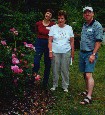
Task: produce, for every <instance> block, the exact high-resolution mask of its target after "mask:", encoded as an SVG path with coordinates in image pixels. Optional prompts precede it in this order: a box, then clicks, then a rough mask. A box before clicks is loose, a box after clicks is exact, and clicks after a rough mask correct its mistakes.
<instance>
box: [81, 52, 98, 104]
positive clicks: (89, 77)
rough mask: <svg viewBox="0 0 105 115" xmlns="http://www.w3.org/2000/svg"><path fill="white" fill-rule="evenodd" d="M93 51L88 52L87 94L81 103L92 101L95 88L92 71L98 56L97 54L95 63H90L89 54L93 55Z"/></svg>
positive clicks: (86, 68) (86, 66) (86, 59)
mask: <svg viewBox="0 0 105 115" xmlns="http://www.w3.org/2000/svg"><path fill="white" fill-rule="evenodd" d="M91 53H92V52H89V53H87V54H86V58H85V80H86V88H87V95H86V98H84V100H83V101H81V102H80V103H81V104H89V103H91V97H92V92H93V88H94V79H93V77H92V72H93V71H94V68H95V64H96V60H97V57H98V56H97V55H96V58H95V61H94V62H93V63H90V62H89V56H90V55H91Z"/></svg>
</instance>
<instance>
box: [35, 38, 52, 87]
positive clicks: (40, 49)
mask: <svg viewBox="0 0 105 115" xmlns="http://www.w3.org/2000/svg"><path fill="white" fill-rule="evenodd" d="M35 49H36V53H35V56H34V68H33V72H35V73H38V71H39V69H40V60H41V57H42V55H43V54H44V64H45V68H44V78H43V85H44V86H47V84H48V79H49V75H50V67H51V60H50V58H49V49H48V40H47V39H40V38H37V39H36V42H35Z"/></svg>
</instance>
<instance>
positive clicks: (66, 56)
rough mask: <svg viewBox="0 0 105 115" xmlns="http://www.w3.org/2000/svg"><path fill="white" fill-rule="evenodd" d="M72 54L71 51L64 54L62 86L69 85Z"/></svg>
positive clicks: (66, 87) (62, 60) (65, 87)
mask: <svg viewBox="0 0 105 115" xmlns="http://www.w3.org/2000/svg"><path fill="white" fill-rule="evenodd" d="M70 55H71V52H70V51H69V52H67V53H65V54H62V58H61V76H62V88H63V89H64V90H65V89H68V85H69V66H70Z"/></svg>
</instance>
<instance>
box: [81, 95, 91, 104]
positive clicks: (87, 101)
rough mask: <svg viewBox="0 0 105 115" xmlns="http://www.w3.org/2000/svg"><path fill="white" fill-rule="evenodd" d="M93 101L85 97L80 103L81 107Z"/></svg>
mask: <svg viewBox="0 0 105 115" xmlns="http://www.w3.org/2000/svg"><path fill="white" fill-rule="evenodd" d="M91 102H92V99H89V98H88V97H85V98H84V100H83V101H81V102H80V104H81V105H86V104H91Z"/></svg>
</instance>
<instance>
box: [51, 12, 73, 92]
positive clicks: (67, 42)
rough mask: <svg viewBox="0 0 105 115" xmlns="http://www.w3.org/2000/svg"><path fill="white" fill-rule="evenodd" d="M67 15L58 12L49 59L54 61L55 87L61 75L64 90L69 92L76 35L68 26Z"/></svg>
mask: <svg viewBox="0 0 105 115" xmlns="http://www.w3.org/2000/svg"><path fill="white" fill-rule="evenodd" d="M66 22H67V13H66V11H63V10H60V11H59V12H58V24H56V25H54V26H52V27H51V29H50V32H49V57H50V58H51V59H52V69H53V87H52V88H51V90H53V91H54V90H56V88H57V87H58V80H59V75H60V74H61V76H62V88H63V90H64V91H65V92H68V85H69V66H70V57H72V59H74V34H73V30H72V27H71V26H69V25H67V24H66Z"/></svg>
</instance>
